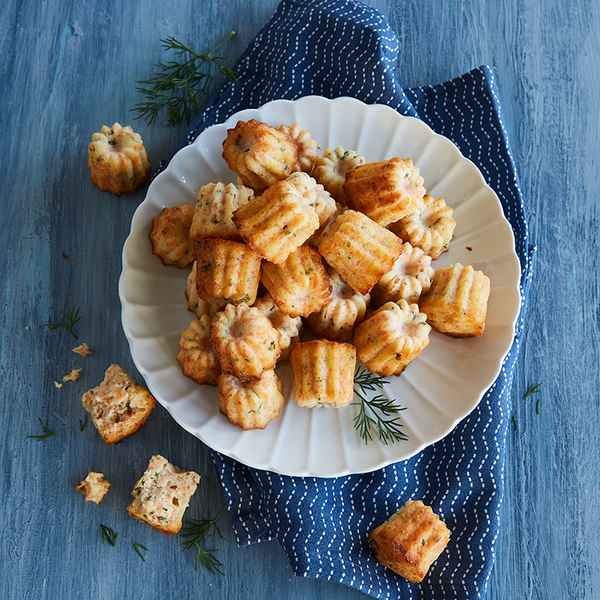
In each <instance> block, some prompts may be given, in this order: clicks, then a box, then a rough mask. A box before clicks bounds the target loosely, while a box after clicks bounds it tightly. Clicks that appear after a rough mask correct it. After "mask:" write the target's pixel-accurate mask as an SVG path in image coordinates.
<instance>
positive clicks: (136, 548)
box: [133, 544, 148, 562]
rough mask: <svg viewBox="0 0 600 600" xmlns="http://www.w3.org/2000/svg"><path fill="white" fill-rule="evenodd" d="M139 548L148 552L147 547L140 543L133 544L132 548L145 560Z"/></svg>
mask: <svg viewBox="0 0 600 600" xmlns="http://www.w3.org/2000/svg"><path fill="white" fill-rule="evenodd" d="M140 548H141V549H142V550H145V551H146V552H148V548H145V547H144V546H142V545H141V544H133V549H134V550H135V551H136V553H137V555H138V556H139V557H140V558H141V559H142V560H143V561H144V562H146V559H145V558H144V556H143V555H142V553H141V552H140Z"/></svg>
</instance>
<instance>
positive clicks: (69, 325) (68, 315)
mask: <svg viewBox="0 0 600 600" xmlns="http://www.w3.org/2000/svg"><path fill="white" fill-rule="evenodd" d="M62 314H63V315H64V316H63V318H62V319H61V320H60V321H59V322H58V323H44V325H42V327H47V328H48V329H50V330H52V329H55V328H56V327H64V328H65V329H66V330H67V331H68V332H69V333H70V334H71V335H72V336H73V337H74V338H75V339H77V336H76V335H75V332H74V331H73V326H74V325H75V323H77V321H79V320H80V319H81V317H80V316H79V308H77V310H75V307H74V306H71V307H70V308H69V310H67V312H65V311H64V310H63V311H62ZM65 319H66V321H65Z"/></svg>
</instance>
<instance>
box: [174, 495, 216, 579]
mask: <svg viewBox="0 0 600 600" xmlns="http://www.w3.org/2000/svg"><path fill="white" fill-rule="evenodd" d="M224 508H225V504H223V506H222V507H221V510H219V512H218V513H217V514H216V516H214V517H213V518H212V519H210V520H207V519H188V520H187V525H186V527H184V528H183V533H182V534H181V535H182V537H184V538H189V539H187V540H185V541H184V542H182V544H181V545H182V547H183V549H182V552H185V551H186V550H190V549H191V548H195V549H196V562H195V564H194V571H197V570H198V561H200V562H201V563H202V565H203V566H204V567H205V568H206V569H208V570H209V571H210V572H211V573H213V574H214V573H219V574H220V575H225V573H223V571H221V567H222V566H223V563H222V562H221V561H220V560H219V559H218V558H217V557H216V556H215V553H216V552H218V550H206V549H205V548H203V546H202V545H201V544H204V543H205V540H206V539H207V538H210V539H211V540H212V542H213V543H214V542H215V537H216V536H217V535H218V536H219V537H220V538H221V539H223V540H224V539H226V538H225V537H224V536H223V534H222V533H221V531H220V529H219V526H218V525H217V519H218V518H219V516H220V515H221V513H222V512H223V509H224Z"/></svg>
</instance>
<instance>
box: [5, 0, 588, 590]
mask: <svg viewBox="0 0 600 600" xmlns="http://www.w3.org/2000/svg"><path fill="white" fill-rule="evenodd" d="M367 3H368V4H370V5H372V6H374V7H375V8H378V9H379V10H381V11H382V13H383V14H384V15H385V16H386V17H387V18H388V20H389V22H390V24H391V26H392V28H393V29H394V30H395V31H396V32H397V34H398V36H399V39H400V41H401V47H402V50H401V54H400V58H399V62H398V72H397V75H398V79H399V81H400V82H401V84H402V85H403V86H407V87H410V86H416V85H422V84H430V83H438V82H441V81H444V80H447V79H450V78H452V77H455V76H457V75H460V74H462V73H463V72H465V71H468V70H470V69H472V68H474V67H477V66H479V65H481V64H484V63H487V64H490V65H492V66H494V67H495V68H496V74H497V79H498V84H499V90H500V100H501V102H502V105H503V109H504V117H505V124H506V128H507V131H508V134H509V137H510V139H511V142H512V147H513V151H514V155H515V159H516V163H517V166H518V169H519V174H520V179H521V185H522V189H523V194H524V198H525V203H526V209H527V211H528V217H529V219H528V220H529V225H530V230H531V233H532V239H533V241H534V242H535V243H536V244H537V246H538V256H537V264H536V272H535V278H534V281H533V285H532V288H531V295H530V304H529V315H528V324H527V331H526V335H525V338H524V341H523V346H522V350H521V353H520V356H519V359H518V363H517V370H516V373H515V379H514V383H513V400H514V409H513V413H514V416H515V420H516V423H517V429H516V430H515V429H514V428H511V429H510V431H509V436H508V439H507V463H506V472H505V480H506V495H505V502H504V504H503V508H502V528H501V533H500V536H499V539H498V544H497V558H496V563H495V567H494V570H493V573H492V578H491V581H490V585H489V589H488V594H487V597H488V599H490V600H496V599H506V598H511V599H512V598H514V599H520V598H532V599H535V598H540V599H544V600H545V599H548V598H561V599H562V598H577V599H593V598H597V597H598V592H597V590H598V589H600V574H599V573H600V572H599V571H598V569H597V556H598V555H599V554H600V541H599V540H600V536H599V535H598V533H599V530H600V518H599V517H598V515H599V514H600V495H599V494H598V491H597V482H598V480H600V456H599V450H598V448H599V447H600V439H599V438H600V426H599V405H600V403H599V399H600V398H599V393H598V390H599V381H598V380H599V375H598V368H597V365H598V359H599V356H598V354H599V353H598V347H599V341H598V340H599V339H600V336H599V331H598V328H599V325H598V318H599V311H598V294H599V278H598V271H599V269H598V257H599V248H598V245H599V236H598V227H599V223H600V219H599V215H598V201H597V199H598V197H599V189H598V188H599V178H598V176H597V172H598V163H599V158H598V156H599V155H598V148H599V147H600V139H599V137H600V122H599V121H600V109H599V102H598V99H599V98H600V80H599V79H598V76H597V74H598V72H600V43H599V42H600V34H599V31H600V14H599V12H600V9H599V7H598V4H597V3H595V2H593V1H592V0H587V1H585V0H584V1H579V2H577V1H576V2H572V3H563V2H559V1H558V0H547V1H545V2H543V3H540V2H536V1H535V0H499V1H498V2H488V3H481V2H478V1H477V0H463V1H462V2H459V3H454V2H448V1H447V0H422V1H421V2H414V1H412V0H378V1H375V0H373V1H370V2H367ZM277 4H278V2H277V0H264V1H263V2H254V3H252V2H250V3H249V2H242V1H241V0H219V1H217V0H205V1H204V2H202V3H193V2H191V0H178V2H160V3H159V2H142V1H141V0H133V1H131V2H125V1H124V0H116V1H115V2H113V3H100V2H95V1H93V0H82V1H80V2H75V1H74V0H55V1H54V2H43V1H41V0H31V1H30V2H22V1H20V0H7V1H6V2H5V3H4V9H3V11H2V13H1V14H0V56H2V57H3V60H2V61H1V62H0V107H1V110H0V147H1V148H2V150H3V168H2V169H1V170H0V190H2V196H3V198H2V201H1V202H0V211H1V213H0V217H1V218H0V239H1V240H2V244H1V248H2V265H3V267H2V277H1V278H0V297H1V298H2V301H3V310H2V311H1V312H0V323H1V327H0V389H1V390H2V391H1V393H2V400H3V401H2V404H1V406H0V415H1V418H2V423H3V426H4V431H5V441H4V443H3V444H1V445H0V464H1V465H2V467H1V473H2V477H1V479H0V482H1V483H0V494H1V497H2V498H3V500H4V503H5V506H4V510H3V517H2V526H1V527H0V564H2V569H1V570H0V595H1V596H2V597H3V598H7V599H21V598H36V599H51V600H54V599H56V598H61V599H62V598H75V597H84V598H85V597H95V598H107V599H108V598H121V597H133V596H137V597H139V598H148V599H153V598H156V597H166V598H170V597H174V595H175V591H176V593H177V596H178V597H184V598H185V597H191V596H192V594H195V595H201V596H204V595H207V596H209V597H210V598H214V599H215V600H220V599H232V598H236V599H250V598H260V597H262V596H263V595H264V594H263V592H264V590H265V589H269V590H270V591H271V593H272V594H274V595H276V596H277V597H281V598H288V599H291V600H295V599H300V598H330V599H333V600H336V599H338V598H340V599H341V598H344V599H351V598H357V599H358V598H366V596H364V595H363V594H361V593H360V592H357V591H355V590H352V589H350V588H347V587H344V586H341V585H338V584H335V583H330V582H326V581H316V580H311V579H301V578H296V577H295V576H294V575H293V573H292V570H291V568H290V566H289V564H288V563H287V559H286V557H285V555H284V554H283V552H282V550H281V549H280V547H279V545H278V544H277V542H269V543H265V544H260V545H256V546H251V547H245V548H238V547H237V546H236V543H235V540H234V537H233V533H232V531H231V528H230V526H229V524H228V521H227V519H226V518H225V519H223V521H222V522H223V524H224V526H223V527H224V530H225V533H226V535H227V537H228V538H229V540H228V541H226V542H222V543H220V544H219V549H220V550H219V556H220V558H221V560H222V562H223V563H224V565H225V567H224V568H225V572H226V577H220V576H214V575H211V574H210V573H207V572H206V571H205V570H203V569H199V570H198V571H197V572H194V570H193V558H192V556H191V555H182V553H181V548H180V545H179V541H178V540H177V539H174V538H171V539H169V538H166V537H163V536H160V535H158V534H156V532H154V530H152V529H151V528H149V527H147V526H144V525H143V524H141V523H139V522H137V521H134V520H133V519H130V518H129V517H128V516H127V513H126V510H125V507H126V506H127V504H128V503H129V501H130V492H131V487H132V485H133V483H134V482H135V481H136V480H137V477H138V476H139V475H140V474H141V472H143V470H144V469H145V466H146V464H147V462H148V460H149V458H150V456H151V454H153V453H163V454H164V455H165V456H167V457H168V458H169V459H170V460H171V461H172V462H173V463H175V464H177V465H179V466H181V467H183V468H193V469H195V470H197V471H198V472H199V473H200V474H201V475H202V481H201V484H200V487H199V490H198V492H197V494H196V496H194V499H193V501H192V504H191V506H190V508H189V512H188V515H189V516H191V517H195V518H199V517H207V516H210V515H212V514H214V513H215V512H216V511H217V510H218V509H219V508H220V506H221V505H222V502H223V496H222V492H221V488H220V484H219V481H218V477H217V475H216V473H215V471H214V467H213V465H212V461H211V459H210V456H209V454H208V452H207V450H206V448H205V447H204V446H203V444H202V443H200V442H199V441H198V440H196V439H195V438H193V437H192V436H190V435H188V434H187V433H185V432H184V431H183V430H181V428H179V427H178V426H177V425H176V424H175V423H174V422H173V420H172V419H171V418H170V417H169V415H168V414H167V413H166V411H165V410H163V409H162V408H161V407H160V406H159V407H157V409H156V410H155V412H154V413H153V415H152V416H151V418H150V420H149V422H148V424H147V425H146V427H145V428H144V429H143V430H142V431H141V432H140V433H139V434H137V435H136V436H135V437H134V438H131V439H130V440H128V441H126V442H125V443H124V444H123V445H121V446H117V447H106V446H104V445H103V444H102V442H101V440H100V438H99V436H98V434H97V432H96V431H95V430H94V429H93V427H92V425H91V423H88V425H87V426H86V428H85V429H84V430H83V431H80V430H79V419H83V418H84V415H85V412H84V410H83V408H82V406H81V402H80V397H81V394H82V393H83V392H84V391H86V390H87V389H89V388H90V387H93V386H95V385H97V384H98V383H99V382H100V381H101V380H102V377H103V373H104V370H105V369H106V368H107V367H108V366H109V364H110V363H111V362H117V363H119V364H120V365H121V366H123V367H124V368H125V369H126V370H128V371H129V372H131V373H132V375H134V376H136V375H138V374H137V372H136V370H135V368H134V366H133V363H132V361H131V358H130V355H129V349H128V345H127V341H126V339H125V336H124V334H123V331H122V328H121V322H120V302H119V298H118V279H119V275H120V272H121V248H122V245H123V242H124V240H125V238H126V236H127V234H128V232H129V226H130V222H131V217H132V215H133V212H134V210H135V208H136V207H137V205H138V204H139V203H140V202H141V201H142V200H143V198H144V190H140V191H138V192H137V193H136V194H134V195H132V196H131V197H121V198H115V197H113V196H110V195H108V194H103V193H101V192H99V191H98V190H96V189H95V188H93V186H92V185H91V183H90V179H89V171H88V169H87V149H86V148H87V144H88V143H89V141H91V135H92V133H93V132H95V131H99V128H100V127H101V126H102V125H104V124H107V125H112V123H114V122H115V121H119V122H120V123H121V124H123V125H125V124H133V126H134V129H135V130H136V131H138V132H139V133H140V134H141V135H142V138H143V139H144V141H145V145H146V147H147V149H148V153H149V158H150V162H151V164H152V165H153V166H154V167H155V166H157V164H158V161H159V160H160V159H161V158H166V157H168V156H169V155H170V154H171V152H172V151H173V149H174V148H175V146H176V144H177V142H178V141H179V139H180V138H181V137H182V135H183V133H184V132H185V129H186V127H185V125H181V126H179V127H175V128H168V127H166V125H165V124H164V121H162V122H159V123H155V124H153V125H152V126H148V125H146V124H145V123H144V122H143V121H136V122H133V121H132V113H131V112H130V109H131V108H132V107H133V105H134V104H135V102H137V101H139V99H140V98H139V95H138V94H137V93H136V91H135V86H134V81H135V80H137V79H143V78H146V77H148V76H149V75H151V73H152V64H153V63H156V62H158V61H159V60H162V59H164V58H165V55H164V53H163V52H162V50H161V48H160V46H159V39H160V38H161V37H165V36H167V35H174V36H176V37H178V38H179V39H190V40H193V41H194V42H195V44H196V45H197V47H198V48H201V49H209V48H211V47H212V46H214V45H215V44H216V42H218V41H219V40H220V39H221V38H222V37H223V36H224V35H225V34H226V33H227V32H229V31H230V30H235V31H236V36H235V37H234V38H233V40H232V41H231V42H229V44H228V46H227V48H226V53H227V54H228V55H229V56H230V57H231V59H232V62H233V61H235V60H236V59H237V58H238V57H239V56H240V55H241V53H242V52H243V50H244V49H245V47H246V46H247V44H248V43H249V42H250V41H251V40H252V38H253V37H254V36H255V35H256V34H257V33H258V31H259V30H260V28H261V27H262V26H263V25H264V23H265V22H266V21H267V20H268V18H269V17H270V15H271V14H272V13H273V11H274V10H275V8H276V6H277ZM67 257H68V258H67ZM69 306H80V307H81V316H82V319H81V321H80V322H79V323H78V324H77V325H76V327H75V331H76V333H77V335H78V338H79V339H78V340H75V339H74V338H72V337H71V336H70V334H69V333H68V332H67V331H65V330H62V329H61V330H55V331H46V330H44V329H42V328H41V327H40V325H41V324H43V323H47V322H49V321H52V320H57V319H60V316H61V310H63V309H67V308H68V307H69ZM82 341H85V342H87V343H88V344H89V346H90V348H91V349H92V356H90V357H88V358H80V357H79V356H77V355H76V354H74V353H73V352H72V351H71V349H72V348H73V347H74V346H75V345H77V344H78V343H80V342H82ZM80 367H81V368H82V371H81V379H79V380H77V381H75V382H66V383H65V384H64V385H63V387H62V388H61V389H58V388H56V387H55V386H54V381H61V380H62V377H63V376H64V375H66V374H67V373H68V372H69V371H70V370H71V369H72V368H80ZM539 382H541V383H542V388H541V393H540V394H538V395H537V396H534V397H532V398H528V399H527V400H523V395H524V393H525V391H526V389H527V387H528V386H529V385H530V384H532V383H539ZM538 399H539V400H540V411H539V414H537V413H536V402H537V400H538ZM38 418H41V419H42V420H43V422H44V423H45V424H47V425H48V427H49V428H50V429H52V430H54V431H56V435H54V436H52V437H51V438H49V439H47V440H46V441H44V442H40V443H38V442H37V441H35V440H33V439H28V438H27V437H26V436H27V435H36V434H38V433H39V423H38ZM189 457H195V458H194V460H193V463H194V464H189V463H190V459H189ZM90 470H99V471H101V472H104V473H105V475H106V476H107V477H108V479H109V480H110V481H111V483H112V487H111V490H110V493H109V494H108V495H107V497H106V499H105V500H104V501H103V502H102V503H101V504H100V505H98V506H95V505H90V504H91V503H85V501H84V499H83V496H82V495H81V494H79V493H77V492H76V491H75V484H76V483H77V482H78V481H80V480H81V479H83V478H84V477H85V476H86V475H87V473H88V471H90ZM100 523H103V524H105V525H107V526H110V527H113V528H114V529H115V530H116V531H117V532H118V534H119V537H118V541H117V545H116V546H115V547H114V548H111V547H109V546H107V545H106V544H104V545H103V544H101V540H100V534H99V525H100ZM133 543H140V544H143V545H144V546H145V547H146V548H148V553H147V554H146V562H145V563H143V562H142V561H141V560H140V558H139V557H138V556H137V555H136V554H135V552H134V551H133V548H132V544H133Z"/></svg>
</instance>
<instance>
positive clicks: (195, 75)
mask: <svg viewBox="0 0 600 600" xmlns="http://www.w3.org/2000/svg"><path fill="white" fill-rule="evenodd" d="M234 35H235V32H233V31H232V32H231V33H229V34H228V35H226V36H225V37H224V38H223V39H222V40H221V41H220V42H219V43H218V44H217V45H216V46H215V47H214V48H213V49H212V50H211V51H210V52H207V53H206V54H198V53H197V52H195V51H194V49H193V47H192V44H191V43H189V42H188V44H184V43H183V42H180V41H178V40H176V39H175V38H174V37H172V36H169V37H168V38H166V39H164V40H163V39H161V40H160V41H161V43H162V46H163V48H164V49H165V50H172V51H174V52H175V54H176V56H177V57H179V59H180V60H179V61H174V60H171V61H168V62H166V63H162V62H161V63H158V64H157V65H154V66H155V67H156V68H157V69H159V70H160V72H159V73H157V74H155V75H154V77H152V78H150V79H146V80H142V81H136V83H138V84H139V86H136V88H135V89H136V90H137V91H138V92H141V93H142V94H143V95H144V96H145V98H146V99H145V101H144V102H139V103H138V104H136V105H135V107H134V108H133V109H132V110H134V111H136V112H137V113H138V115H137V116H136V117H135V118H136V119H139V118H141V117H144V118H145V120H146V122H147V123H148V124H149V125H151V124H152V123H153V122H154V121H156V120H157V119H158V114H159V113H160V111H161V110H162V109H166V111H167V114H168V119H169V125H179V123H181V121H184V120H185V121H186V122H187V123H189V122H190V120H191V118H192V117H195V116H196V115H197V114H198V113H199V112H200V108H201V105H202V101H203V100H205V99H206V97H207V96H208V93H209V91H210V88H211V86H212V84H213V81H214V80H215V77H216V76H217V75H218V74H221V75H225V76H226V77H228V78H229V80H230V81H236V80H237V74H236V73H234V72H233V71H232V70H231V69H230V68H229V67H227V66H225V65H224V64H222V63H223V62H224V61H227V60H228V59H227V57H225V56H221V55H220V54H215V53H216V52H217V50H218V49H219V48H220V47H221V46H223V45H224V44H225V43H226V42H228V41H229V39H230V38H231V37H233V36H234ZM213 69H214V70H215V74H213Z"/></svg>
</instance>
